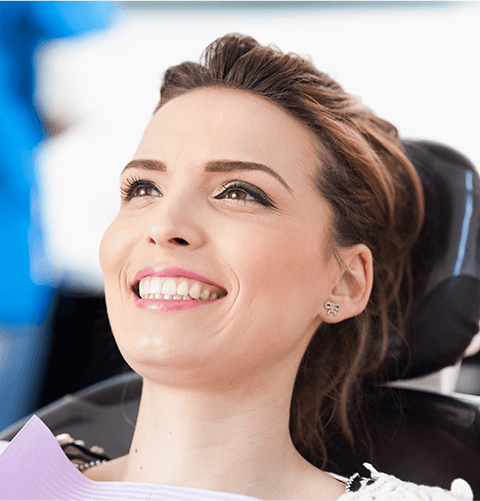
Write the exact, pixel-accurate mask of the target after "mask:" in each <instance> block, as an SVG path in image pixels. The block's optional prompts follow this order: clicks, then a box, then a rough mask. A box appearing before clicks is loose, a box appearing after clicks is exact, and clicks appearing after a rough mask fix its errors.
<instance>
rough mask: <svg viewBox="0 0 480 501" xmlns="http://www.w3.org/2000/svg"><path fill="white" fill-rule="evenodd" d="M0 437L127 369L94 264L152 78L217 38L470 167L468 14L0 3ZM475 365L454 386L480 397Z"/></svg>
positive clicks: (441, 7)
mask: <svg viewBox="0 0 480 501" xmlns="http://www.w3.org/2000/svg"><path fill="white" fill-rule="evenodd" d="M0 4H1V6H0V109H1V113H0V189H1V196H0V218H1V219H0V239H1V243H2V245H1V246H0V257H1V262H0V263H1V264H0V266H1V267H2V276H3V278H4V279H6V283H7V284H8V288H7V287H6V286H4V287H3V290H2V292H1V293H0V295H1V301H0V430H1V429H3V428H5V427H6V426H8V425H9V424H11V423H12V422H14V421H16V420H18V419H20V418H21V417H23V416H24V415H26V414H28V413H29V412H32V411H33V410H34V409H35V408H38V407H39V406H43V405H46V404H48V403H50V402H52V401H53V400H55V399H57V398H60V397H61V396H63V395H64V394H65V393H70V392H74V391H76V390H78V389H80V388H83V387H85V386H87V385H89V384H91V383H94V382H96V381H99V380H101V379H104V378H106V377H108V376H110V375H112V374H115V373H118V372H119V371H122V370H124V369H125V366H124V364H123V362H122V360H121V358H120V357H119V356H118V352H117V351H116V347H115V344H114V342H113V341H112V338H111V334H110V332H109V325H108V320H107V318H106V315H105V304H104V298H103V286H102V276H101V271H100V265H99V260H98V247H99V243H100V239H101V237H102V235H103V232H104V231H105V229H106V227H107V226H108V224H109V223H110V222H111V221H112V220H113V218H114V217H115V215H116V212H117V210H118V206H119V174H120V172H121V170H122V168H123V167H124V166H125V165H126V163H128V162H129V161H130V159H131V157H132V155H133V154H134V152H135V150H136V147H137V145H138V143H139V141H140V139H141V136H142V133H143V131H144V129H145V127H146V125H147V123H148V121H149V119H150V117H151V115H152V112H153V110H154V108H155V106H156V104H157V101H158V99H159V89H160V84H161V78H162V74H163V72H164V71H165V70H166V68H167V67H169V66H171V65H173V64H178V63H179V62H182V61H184V60H197V59H198V58H199V56H200V54H201V52H202V50H203V49H204V48H205V47H206V46H207V45H208V44H209V43H210V42H212V41H213V40H214V39H215V38H217V37H219V36H222V35H224V34H226V33H228V32H240V33H245V34H248V35H251V36H253V37H254V38H256V39H257V40H258V41H259V42H260V43H262V44H274V45H276V46H277V47H279V48H280V49H281V50H283V51H285V52H295V53H298V54H301V55H305V56H308V57H310V58H311V59H312V61H313V63H314V64H315V65H316V66H317V68H319V69H320V70H322V71H324V72H326V73H328V74H330V75H331V76H332V77H334V78H335V79H337V80H338V81H339V83H340V84H341V85H343V87H344V88H345V89H346V90H347V91H348V92H350V93H352V94H355V95H358V96H360V97H361V98H362V100H363V102H364V103H365V104H366V105H368V106H369V107H370V108H372V109H373V110H374V111H375V112H376V113H377V114H378V115H379V116H381V117H383V118H386V119H387V120H389V121H391V122H392V123H393V124H394V125H395V126H396V127H397V128H398V130H399V132H400V134H401V135H402V136H403V137H405V138H414V139H427V140H432V141H437V142H441V143H445V144H447V145H449V146H451V147H453V148H456V149H458V150H459V151H460V152H462V153H463V154H464V155H466V156H467V157H469V158H470V160H471V161H472V162H473V163H474V164H475V165H476V166H477V167H478V166H479V165H480V141H479V137H480V98H479V96H478V92H479V89H480V30H479V29H478V26H480V3H479V2H125V3H116V2H1V3H0ZM478 367H479V361H478V360H476V359H475V357H472V359H471V360H470V359H467V360H466V361H465V362H464V364H463V372H462V377H461V379H460V380H459V383H458V384H459V386H458V389H459V390H460V391H463V392H467V393H473V394H480V376H479V370H478Z"/></svg>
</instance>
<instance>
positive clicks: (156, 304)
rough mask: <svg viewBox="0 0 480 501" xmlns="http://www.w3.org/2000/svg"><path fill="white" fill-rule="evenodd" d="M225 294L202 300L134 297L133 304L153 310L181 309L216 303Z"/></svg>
mask: <svg viewBox="0 0 480 501" xmlns="http://www.w3.org/2000/svg"><path fill="white" fill-rule="evenodd" d="M226 297H227V296H223V297H221V298H219V299H212V300H208V301H202V300H198V299H140V298H139V297H135V306H136V307H137V308H140V309H141V310H155V311H182V310H189V309H192V308H197V307H198V306H203V305H205V304H213V303H218V301H221V300H222V299H224V298H226Z"/></svg>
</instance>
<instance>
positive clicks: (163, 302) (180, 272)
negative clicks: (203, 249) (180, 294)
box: [135, 266, 226, 311]
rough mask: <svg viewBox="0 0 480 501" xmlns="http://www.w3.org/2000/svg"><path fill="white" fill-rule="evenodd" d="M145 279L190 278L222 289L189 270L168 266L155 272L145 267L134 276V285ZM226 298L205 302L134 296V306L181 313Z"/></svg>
mask: <svg viewBox="0 0 480 501" xmlns="http://www.w3.org/2000/svg"><path fill="white" fill-rule="evenodd" d="M145 277H185V278H192V279H193V280H198V281H200V282H204V283H206V284H211V285H215V286H217V287H220V288H221V289H224V287H222V286H221V285H219V284H216V283H215V282H212V281H211V280H209V279H208V278H206V277H203V276H202V275H199V274H198V273H195V272H193V271H191V270H187V269H185V268H178V267H177V266H170V267H168V268H163V269H162V270H159V271H156V270H155V269H154V268H153V267H152V266H147V267H146V268H143V269H142V270H140V271H139V272H138V273H137V274H136V275H135V284H137V283H138V282H140V280H141V279H142V278H145ZM225 297H226V296H224V297H221V298H220V299H213V300H206V301H202V300H199V299H191V300H185V299H141V298H139V297H137V296H135V306H136V307H137V308H140V309H142V310H156V311H181V310H187V309H191V308H196V307H197V306H202V305H204V304H211V303H216V302H217V301H221V300H222V299H224V298H225Z"/></svg>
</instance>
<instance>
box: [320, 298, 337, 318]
mask: <svg viewBox="0 0 480 501" xmlns="http://www.w3.org/2000/svg"><path fill="white" fill-rule="evenodd" d="M323 306H324V307H325V309H326V310H327V315H330V314H331V315H333V316H334V317H336V316H337V313H338V312H339V311H340V305H339V304H338V303H334V302H333V301H325V304H324V305H323Z"/></svg>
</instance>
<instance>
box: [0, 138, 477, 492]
mask: <svg viewBox="0 0 480 501" xmlns="http://www.w3.org/2000/svg"><path fill="white" fill-rule="evenodd" d="M404 145H405V148H406V151H407V154H408V155H409V158H410V159H411V161H412V163H413V164H414V166H415V167H416V169H417V171H418V173H419V175H420V177H421V179H422V183H423V187H424V193H425V199H426V211H427V214H426V218H425V223H424V227H423V230H422V234H421V236H420V238H419V240H418V242H417V244H416V246H415V248H414V250H413V256H414V262H415V272H414V277H415V300H414V306H413V310H412V315H411V318H410V319H409V324H408V326H409V327H408V331H407V338H406V339H405V340H400V339H398V340H397V341H396V342H395V343H393V344H392V346H391V347H390V350H389V351H390V354H391V355H390V356H391V362H392V363H391V364H390V366H391V369H390V372H389V380H390V381H396V382H395V383H394V384H393V386H392V387H390V388H388V391H386V393H385V397H384V398H383V399H382V400H381V401H380V403H379V406H378V408H379V409H380V412H379V414H380V415H381V419H380V421H379V423H380V424H379V425H377V426H376V427H375V430H374V433H373V435H372V439H373V444H374V457H373V458H371V457H367V455H366V451H365V450H362V449H361V448H360V449H357V450H354V451H353V450H350V449H348V450H347V449H345V450H338V451H335V457H337V458H341V460H340V461H338V462H337V463H338V464H335V463H331V464H329V465H328V466H327V468H326V469H327V470H328V469H330V470H331V471H335V472H337V473H339V474H343V475H345V476H350V475H351V474H352V473H354V472H355V471H358V472H359V473H360V474H361V475H363V476H369V474H368V472H367V470H365V469H364V467H363V466H362V464H363V462H364V461H370V462H372V463H373V465H374V466H375V467H376V468H377V470H379V471H383V472H386V473H391V474H393V475H396V476H397V477H399V478H401V479H402V480H407V481H412V482H415V483H419V484H427V485H440V486H441V487H444V488H449V487H450V484H451V482H452V480H454V479H455V478H458V477H461V478H464V479H465V480H466V481H467V482H469V484H470V485H471V487H472V489H473V492H474V495H475V498H476V499H478V498H480V397H475V396H468V395H460V394H455V393H453V394H451V395H445V394H442V393H440V392H434V391H431V390H425V389H421V388H422V386H421V384H420V386H419V387H418V388H416V389H413V388H412V387H411V386H408V385H407V384H405V385H404V387H403V386H402V384H403V383H402V381H406V380H410V379H411V378H419V377H422V376H426V375H428V374H431V373H435V372H437V371H439V370H441V369H443V368H445V367H449V366H453V365H455V364H457V363H458V361H459V360H461V358H462V355H463V353H464V352H465V350H466V348H467V347H468V346H469V344H470V342H471V340H472V338H473V337H474V336H475V334H476V333H477V332H478V326H479V319H480V254H479V253H480V242H479V240H480V179H479V176H478V174H477V173H476V171H475V168H474V167H473V165H472V164H471V163H470V162H469V161H468V160H467V159H466V158H465V157H463V156H462V155H461V154H459V153H457V152H456V151H454V150H452V149H450V148H448V147H446V146H443V145H440V144H436V143H431V142H422V141H406V142H405V143H404ZM399 379H400V382H399V381H398V380H399ZM141 388H142V378H141V377H140V376H138V375H137V374H135V373H132V372H130V373H126V374H123V375H120V376H115V377H112V378H110V379H107V380H105V381H103V382H101V383H98V384H95V385H93V386H90V387H88V388H86V389H84V390H82V391H80V392H77V393H75V394H73V395H66V396H65V397H63V398H62V399H60V400H58V401H56V402H54V403H53V404H51V405H48V406H47V407H44V408H43V409H40V410H39V411H37V412H36V414H37V415H38V416H39V417H40V418H41V419H42V420H43V421H44V422H45V423H46V424H47V426H48V427H49V428H50V429H51V430H52V432H53V433H54V434H55V435H57V434H60V433H64V432H67V433H69V434H70V435H71V436H72V437H74V438H76V439H82V440H83V441H84V442H85V443H86V446H87V447H91V446H93V445H99V446H101V447H103V448H104V449H105V454H106V455H107V456H108V457H110V458H115V457H118V456H121V455H124V454H126V453H127V452H128V450H129V445H130V442H131V440H132V436H133V428H134V423H135V420H136V415H137V412H138V405H139V399H140V394H141ZM27 419H28V418H25V419H23V420H21V421H20V422H18V423H16V424H15V425H13V426H11V427H10V428H8V429H7V430H5V431H3V432H2V433H0V439H1V440H11V439H12V438H13V437H14V436H15V434H16V433H17V432H18V431H19V429H20V428H21V427H22V426H23V425H24V424H25V422H26V421H27Z"/></svg>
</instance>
